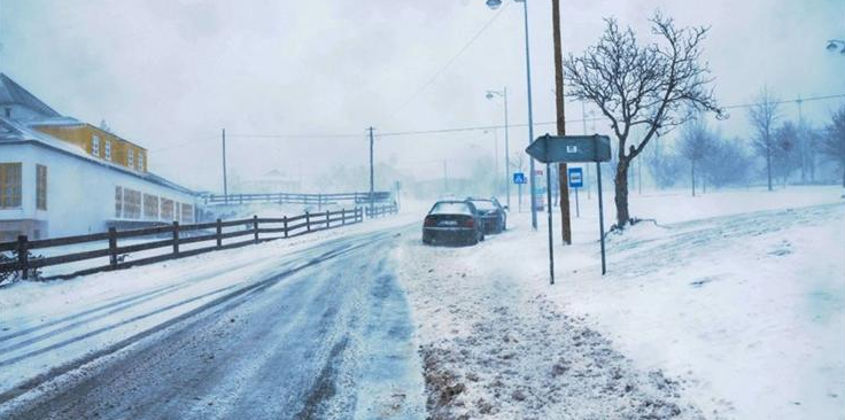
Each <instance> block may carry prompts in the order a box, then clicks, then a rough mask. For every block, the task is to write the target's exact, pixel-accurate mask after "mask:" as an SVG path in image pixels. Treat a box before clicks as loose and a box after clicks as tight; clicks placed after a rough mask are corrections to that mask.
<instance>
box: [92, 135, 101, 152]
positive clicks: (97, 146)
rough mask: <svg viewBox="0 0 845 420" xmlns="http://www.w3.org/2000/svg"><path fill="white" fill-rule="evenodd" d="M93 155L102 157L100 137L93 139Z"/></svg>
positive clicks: (95, 136) (93, 137)
mask: <svg viewBox="0 0 845 420" xmlns="http://www.w3.org/2000/svg"><path fill="white" fill-rule="evenodd" d="M91 154H92V155H94V156H97V157H100V136H97V135H94V136H92V137H91Z"/></svg>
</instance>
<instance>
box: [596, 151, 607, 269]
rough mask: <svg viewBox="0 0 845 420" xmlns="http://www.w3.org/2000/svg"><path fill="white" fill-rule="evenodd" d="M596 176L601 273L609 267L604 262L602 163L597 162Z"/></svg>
mask: <svg viewBox="0 0 845 420" xmlns="http://www.w3.org/2000/svg"><path fill="white" fill-rule="evenodd" d="M596 176H597V177H598V179H597V181H598V187H599V239H601V275H605V273H607V267H606V266H605V262H604V205H603V204H602V201H601V164H600V163H599V162H596Z"/></svg>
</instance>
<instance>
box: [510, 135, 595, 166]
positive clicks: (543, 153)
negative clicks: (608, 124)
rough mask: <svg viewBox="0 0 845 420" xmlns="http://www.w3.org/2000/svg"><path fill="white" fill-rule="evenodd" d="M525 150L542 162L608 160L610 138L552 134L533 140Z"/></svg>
mask: <svg viewBox="0 0 845 420" xmlns="http://www.w3.org/2000/svg"><path fill="white" fill-rule="evenodd" d="M525 152H526V153H528V154H529V155H531V157H533V158H534V159H537V160H538V161H540V162H543V163H553V162H607V161H609V160H610V138H609V137H607V136H602V135H599V134H593V135H592V136H552V135H549V134H546V135H544V136H540V137H538V138H537V140H534V141H533V142H532V143H531V144H530V145H529V146H528V148H526V149H525Z"/></svg>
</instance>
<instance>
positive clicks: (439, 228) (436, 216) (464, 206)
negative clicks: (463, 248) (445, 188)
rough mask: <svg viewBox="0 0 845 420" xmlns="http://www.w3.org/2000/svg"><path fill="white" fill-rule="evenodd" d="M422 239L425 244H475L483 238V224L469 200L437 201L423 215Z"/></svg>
mask: <svg viewBox="0 0 845 420" xmlns="http://www.w3.org/2000/svg"><path fill="white" fill-rule="evenodd" d="M422 240H423V243H425V244H436V243H444V244H464V245H475V244H477V243H478V242H479V241H483V240H484V226H483V223H482V221H481V217H479V214H478V210H476V208H475V205H473V204H472V203H471V202H469V201H461V200H444V201H438V202H436V203H434V206H432V207H431V210H430V211H429V212H428V215H427V216H425V221H424V222H423V229H422Z"/></svg>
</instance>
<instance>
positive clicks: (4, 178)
mask: <svg viewBox="0 0 845 420" xmlns="http://www.w3.org/2000/svg"><path fill="white" fill-rule="evenodd" d="M20 206H21V163H20V162H9V163H0V209H4V208H5V209H8V208H17V207H20Z"/></svg>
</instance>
